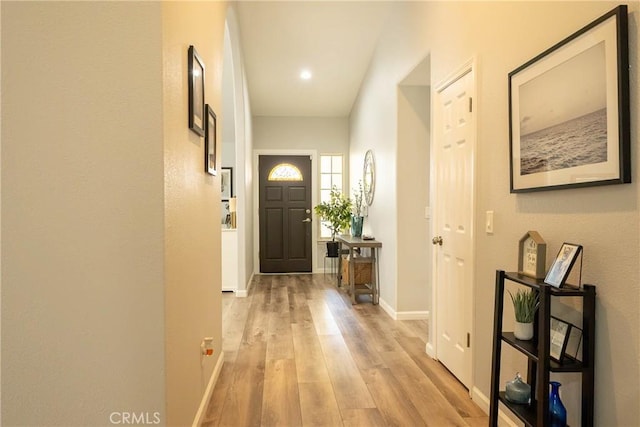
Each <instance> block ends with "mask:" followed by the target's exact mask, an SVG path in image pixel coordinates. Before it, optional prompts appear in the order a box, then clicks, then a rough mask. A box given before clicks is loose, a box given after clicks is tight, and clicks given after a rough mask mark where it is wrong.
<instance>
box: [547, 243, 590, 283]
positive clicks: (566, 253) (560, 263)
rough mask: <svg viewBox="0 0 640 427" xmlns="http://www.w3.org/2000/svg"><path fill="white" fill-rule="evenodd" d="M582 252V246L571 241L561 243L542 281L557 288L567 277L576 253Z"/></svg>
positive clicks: (576, 256) (576, 255)
mask: <svg viewBox="0 0 640 427" xmlns="http://www.w3.org/2000/svg"><path fill="white" fill-rule="evenodd" d="M580 253H582V246H580V245H576V244H573V243H563V244H562V247H561V248H560V251H558V255H556V259H555V260H554V261H553V264H552V265H551V268H550V269H549V271H548V272H547V275H546V277H545V278H544V283H546V284H547V285H551V286H553V287H556V288H559V287H561V286H562V285H564V283H565V282H566V280H567V277H569V273H570V272H571V268H572V267H573V264H575V262H576V259H577V258H578V255H579V254H580Z"/></svg>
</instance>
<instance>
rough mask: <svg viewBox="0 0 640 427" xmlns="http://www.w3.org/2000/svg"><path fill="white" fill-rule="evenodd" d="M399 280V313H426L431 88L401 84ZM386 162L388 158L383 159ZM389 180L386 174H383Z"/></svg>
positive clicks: (399, 112)
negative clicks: (426, 215)
mask: <svg viewBox="0 0 640 427" xmlns="http://www.w3.org/2000/svg"><path fill="white" fill-rule="evenodd" d="M397 117H398V182H397V191H396V194H397V196H396V197H397V200H398V208H397V209H398V217H399V218H401V220H400V221H398V234H397V236H398V281H397V286H398V289H397V291H396V292H397V307H396V310H395V311H396V312H398V313H400V316H402V315H403V314H402V313H407V312H409V313H412V314H414V315H418V316H419V315H422V316H426V314H427V311H428V310H429V308H430V304H429V301H430V299H431V298H430V297H431V265H430V263H429V262H425V260H430V259H431V247H432V245H431V241H430V240H429V239H428V236H429V233H430V229H429V227H430V225H431V224H430V222H429V220H428V219H427V218H425V208H426V207H427V206H429V172H430V170H431V168H430V165H429V147H430V145H429V130H430V128H429V125H430V119H429V117H430V88H429V87H428V86H409V85H400V86H398V116H397ZM381 161H383V160H381ZM380 179H383V178H380Z"/></svg>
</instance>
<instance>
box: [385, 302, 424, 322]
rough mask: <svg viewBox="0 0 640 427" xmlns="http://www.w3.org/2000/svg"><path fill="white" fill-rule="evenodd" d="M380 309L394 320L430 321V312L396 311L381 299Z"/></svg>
mask: <svg viewBox="0 0 640 427" xmlns="http://www.w3.org/2000/svg"><path fill="white" fill-rule="evenodd" d="M379 303H380V307H381V308H382V309H383V310H384V311H385V312H386V313H387V314H388V315H389V316H390V317H391V318H392V319H393V320H422V319H427V320H428V319H429V311H395V310H394V309H393V307H391V306H390V305H389V303H388V302H386V301H385V300H384V299H382V298H380V301H379Z"/></svg>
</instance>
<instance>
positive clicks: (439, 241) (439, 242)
mask: <svg viewBox="0 0 640 427" xmlns="http://www.w3.org/2000/svg"><path fill="white" fill-rule="evenodd" d="M431 243H433V244H434V245H440V246H442V236H436V237H434V238H433V239H431Z"/></svg>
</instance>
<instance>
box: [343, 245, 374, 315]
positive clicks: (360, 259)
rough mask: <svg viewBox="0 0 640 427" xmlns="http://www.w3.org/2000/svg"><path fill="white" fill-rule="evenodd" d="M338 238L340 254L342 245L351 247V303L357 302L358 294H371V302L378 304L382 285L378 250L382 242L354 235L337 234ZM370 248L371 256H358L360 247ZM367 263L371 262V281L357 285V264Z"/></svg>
mask: <svg viewBox="0 0 640 427" xmlns="http://www.w3.org/2000/svg"><path fill="white" fill-rule="evenodd" d="M336 240H337V241H338V242H339V243H340V252H338V253H340V254H342V246H346V247H347V248H348V249H349V262H350V263H351V264H350V266H349V267H350V268H349V293H350V295H351V303H352V304H355V303H357V301H356V295H361V294H369V295H371V302H372V303H373V304H378V300H379V298H380V287H379V284H378V259H377V258H378V257H377V254H376V251H377V249H378V248H381V247H382V242H378V241H377V240H364V239H361V238H360V237H352V236H337V237H336ZM362 248H368V249H370V250H371V255H370V256H366V257H365V256H356V252H357V251H359V249H362ZM360 263H367V264H371V283H367V284H364V285H356V280H355V271H356V264H360ZM338 286H342V255H340V257H339V258H338Z"/></svg>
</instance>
